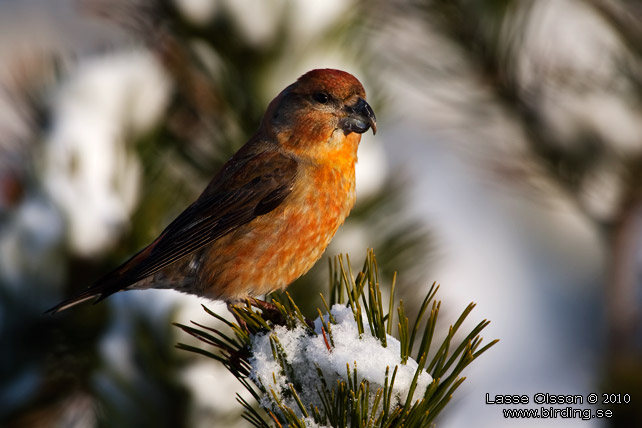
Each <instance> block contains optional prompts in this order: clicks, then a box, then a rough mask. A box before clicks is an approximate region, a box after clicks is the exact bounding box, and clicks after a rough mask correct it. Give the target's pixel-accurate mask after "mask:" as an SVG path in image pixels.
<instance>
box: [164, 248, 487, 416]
mask: <svg viewBox="0 0 642 428" xmlns="http://www.w3.org/2000/svg"><path fill="white" fill-rule="evenodd" d="M329 267H330V272H329V280H330V292H329V294H328V299H327V300H326V298H325V297H324V296H323V295H321V301H322V305H323V306H322V307H323V309H317V312H318V315H319V320H320V326H321V327H320V333H317V332H316V331H315V330H314V328H313V325H314V323H313V322H311V321H310V320H308V319H306V318H305V316H304V315H303V313H302V312H301V310H300V309H299V306H298V305H297V304H296V302H295V301H294V299H293V298H292V297H291V296H290V295H289V294H288V293H285V294H281V295H279V294H276V295H273V296H272V302H271V303H270V304H265V303H263V304H261V303H257V302H256V301H252V300H247V301H246V302H245V303H244V304H240V305H230V306H229V308H230V311H231V312H232V314H233V315H234V317H235V318H236V323H234V322H230V321H227V320H225V319H224V318H223V317H221V316H220V315H217V314H216V313H214V312H212V311H211V310H209V309H208V308H206V307H205V306H204V307H203V308H204V309H205V311H206V312H207V313H208V314H209V315H211V316H212V317H214V319H216V320H217V321H219V322H222V323H223V326H224V328H226V329H228V330H231V332H232V334H229V333H223V332H222V331H221V330H219V329H218V328H212V327H207V326H204V325H201V324H197V323H193V324H194V326H185V325H181V324H176V325H177V326H178V327H179V328H181V329H182V330H183V331H185V332H186V333H188V334H189V335H191V336H193V337H195V338H197V339H199V340H200V341H201V342H202V343H203V344H204V345H206V346H208V347H213V348H215V349H218V353H215V352H212V351H210V350H207V349H203V348H199V347H196V346H192V345H186V344H178V345H177V347H178V348H180V349H184V350H187V351H190V352H194V353H198V354H201V355H204V356H206V357H209V358H213V359H215V360H217V361H220V362H221V363H222V364H223V365H224V366H225V367H226V368H227V369H228V370H229V371H230V372H231V373H232V374H234V376H236V378H237V379H238V380H239V381H240V382H241V384H243V385H244V386H245V388H246V389H248V390H249V391H250V393H251V394H252V396H253V397H254V399H255V400H256V401H257V402H260V403H261V404H262V405H263V406H265V407H264V408H263V411H264V414H263V415H262V414H261V411H259V410H257V408H256V406H255V405H252V404H250V403H248V402H247V401H246V400H244V399H243V398H241V397H240V396H237V401H238V402H239V403H240V404H241V405H242V407H243V408H244V410H245V411H244V414H243V418H244V419H245V420H247V421H248V422H249V423H250V424H251V425H252V426H254V427H257V428H267V427H277V428H279V427H285V426H290V427H305V426H306V420H310V419H311V420H313V421H314V422H315V423H316V424H319V425H327V426H332V427H336V428H347V427H372V428H374V427H380V428H384V427H389V428H398V427H405V428H412V427H425V426H428V425H430V424H431V423H433V421H434V419H435V418H436V417H437V416H438V415H439V413H440V412H441V411H442V410H443V409H444V408H445V406H446V405H447V404H448V402H450V400H451V398H452V396H453V393H454V392H455V390H456V389H457V388H459V386H460V385H461V384H462V382H463V381H464V380H465V378H464V377H462V376H460V375H461V373H462V371H463V370H464V369H465V368H466V367H467V366H468V365H469V364H471V363H472V362H473V361H474V360H475V359H477V358H478V357H479V356H480V355H482V354H483V353H484V352H486V351H487V350H488V349H490V348H491V347H492V346H493V345H495V344H496V343H497V340H493V341H491V342H490V343H488V344H485V345H484V346H483V347H481V348H480V346H481V344H482V341H483V339H482V337H481V336H480V333H481V332H482V330H484V328H486V326H488V324H489V321H487V320H483V321H482V322H480V323H478V324H477V325H476V326H475V327H474V328H473V329H472V330H471V331H470V332H469V333H468V334H467V335H466V336H465V337H464V338H463V339H459V340H458V339H457V338H456V334H457V332H458V330H459V329H460V328H461V327H462V325H463V323H464V321H465V320H466V318H467V317H468V316H469V315H470V313H471V312H472V310H473V309H474V307H475V304H474V303H471V304H470V305H468V306H467V307H466V308H465V309H464V311H463V312H462V314H461V315H460V316H459V317H458V318H457V320H456V321H455V323H454V324H452V325H451V326H450V327H449V328H448V334H447V335H446V337H445V338H444V339H443V341H442V342H441V343H440V344H438V346H437V345H436V346H433V345H432V341H433V338H434V336H435V331H436V328H437V321H438V317H439V310H440V308H441V301H436V300H435V296H436V294H437V291H438V290H439V286H438V285H436V284H433V285H432V286H431V287H430V289H429V290H428V293H427V295H426V297H425V299H424V300H423V302H422V304H421V306H420V309H419V312H418V314H417V317H416V318H415V320H414V322H413V323H412V325H410V324H409V320H408V317H407V316H406V313H405V308H404V304H403V302H401V301H399V302H398V303H396V304H395V299H394V293H395V281H396V273H395V275H394V276H393V280H392V284H391V286H390V293H389V294H390V296H389V303H388V304H387V308H386V309H387V311H384V303H383V301H384V295H385V293H384V292H382V288H381V285H380V277H379V270H378V266H377V261H376V258H375V256H374V252H373V251H372V250H369V251H368V254H367V256H366V259H365V261H364V264H363V268H362V270H361V271H360V272H358V273H357V275H356V276H355V275H354V274H353V271H352V267H351V263H350V258H349V257H347V256H346V257H343V256H338V257H335V258H334V260H330V261H329ZM328 303H330V304H328ZM335 304H340V305H342V306H344V307H347V308H350V310H351V312H352V315H353V318H354V321H355V324H356V326H357V329H358V332H359V334H360V335H361V336H362V337H363V336H368V335H369V336H372V337H374V338H376V339H377V340H378V342H379V343H380V345H381V347H382V348H386V347H387V346H388V343H389V341H390V340H391V339H390V337H391V334H392V330H393V329H392V326H393V323H394V318H395V317H394V313H395V311H396V312H397V323H396V325H397V329H398V338H397V340H399V343H400V353H401V355H400V360H401V364H407V363H408V361H409V360H410V359H411V358H412V355H416V356H417V357H418V358H417V359H418V367H417V369H416V370H415V373H414V378H413V380H412V382H411V384H410V387H409V389H408V393H407V396H406V397H405V398H404V399H402V400H401V402H400V403H399V404H398V405H396V404H394V403H397V400H398V396H397V393H396V392H395V391H396V390H394V388H393V387H394V386H395V379H396V376H397V371H398V369H400V367H399V366H398V365H395V366H394V367H387V368H386V372H385V380H384V384H383V386H380V387H377V388H373V387H372V385H371V383H370V382H369V381H368V380H367V379H362V378H361V376H360V374H359V370H358V362H357V361H358V360H359V355H355V361H353V362H352V363H351V364H350V363H349V364H347V366H346V370H345V373H343V374H342V376H341V377H339V378H338V380H336V381H333V382H332V383H328V380H327V379H326V377H325V376H326V375H325V374H324V372H323V371H322V370H321V368H320V367H318V366H317V367H315V368H312V370H313V372H314V373H316V375H317V379H318V382H317V383H316V384H313V385H311V384H310V382H309V381H308V382H307V383H306V382H303V381H301V379H299V378H298V376H299V375H298V373H297V371H296V369H295V368H294V367H293V366H292V365H291V364H290V363H289V362H288V361H290V359H288V355H287V354H286V351H285V349H284V347H283V346H282V345H281V342H280V340H279V337H278V334H277V331H276V328H277V327H278V326H283V327H285V328H286V329H287V330H289V331H292V330H295V329H297V328H303V329H304V330H302V331H305V332H306V333H305V334H307V335H308V336H310V335H321V336H322V337H323V340H324V343H325V346H326V347H327V348H328V351H329V352H332V349H334V347H335V340H334V339H335V338H333V325H336V324H337V320H336V318H335V317H334V315H333V313H332V306H334V305H335ZM364 321H365V323H367V324H365V323H364ZM317 326H318V325H317ZM283 327H279V328H283ZM265 334H268V335H269V343H270V346H271V349H272V356H273V358H274V361H275V362H277V363H278V367H280V370H279V371H280V372H279V373H273V374H272V377H271V381H270V382H272V381H273V382H274V385H272V384H270V385H263V384H261V381H260V380H258V378H255V377H252V376H251V373H252V370H253V367H252V365H251V358H252V349H251V346H252V340H253V338H254V337H257V336H260V335H265ZM459 336H460V335H457V337H459ZM418 338H421V340H420V341H419V340H418ZM418 342H420V343H419V344H418ZM478 348H480V349H478ZM428 355H431V356H432V357H431V358H429V357H428ZM426 371H427V372H428V373H429V374H430V375H431V376H432V378H433V381H432V382H431V383H430V385H428V387H427V388H426V389H425V391H418V390H417V387H418V380H419V376H420V375H421V373H424V372H426ZM277 374H278V376H277ZM335 375H337V376H339V375H340V374H339V373H336V374H335ZM283 377H285V379H287V387H285V388H281V389H279V391H280V392H279V391H277V390H275V388H279V386H278V385H277V382H276V381H277V378H281V379H282V378H283ZM311 392H314V393H311ZM310 397H316V400H317V401H316V402H315V401H314V399H312V400H313V401H310V400H311V398H310Z"/></svg>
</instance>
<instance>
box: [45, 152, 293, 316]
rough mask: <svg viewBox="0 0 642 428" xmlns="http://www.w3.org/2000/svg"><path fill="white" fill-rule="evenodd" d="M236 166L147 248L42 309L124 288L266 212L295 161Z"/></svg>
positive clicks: (275, 156) (281, 195)
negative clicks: (95, 280)
mask: <svg viewBox="0 0 642 428" xmlns="http://www.w3.org/2000/svg"><path fill="white" fill-rule="evenodd" d="M239 163H240V165H239V167H235V168H233V171H231V172H229V173H227V174H223V175H222V176H220V180H221V181H220V182H218V183H214V186H213V187H211V189H210V188H209V187H208V189H207V190H206V191H205V192H204V193H203V194H202V195H201V196H200V197H199V198H198V199H197V200H196V201H195V202H194V203H193V204H192V205H190V206H189V207H188V208H187V209H186V210H185V211H183V212H182V213H181V214H180V215H179V216H178V217H177V218H176V219H175V220H174V221H173V222H171V223H170V224H169V226H167V228H165V230H164V231H163V232H162V233H161V235H160V236H159V237H158V238H157V239H156V240H155V241H154V242H152V243H151V244H150V245H148V246H147V247H146V248H144V249H143V250H141V251H140V252H139V253H137V254H136V255H134V256H133V257H131V258H130V259H129V260H127V261H126V262H124V263H123V264H122V265H120V266H119V267H118V268H116V269H114V270H113V271H112V272H110V273H109V274H107V275H105V276H104V277H103V278H102V279H100V280H99V281H98V282H96V283H95V284H94V285H92V286H91V287H90V288H89V289H87V290H85V291H83V292H82V293H80V294H79V295H77V296H75V297H73V298H71V299H69V300H66V301H64V302H62V303H60V304H59V305H57V306H55V307H53V308H51V309H50V310H48V311H47V312H54V313H55V312H58V311H60V310H63V309H66V308H68V307H71V306H74V305H75V304H77V303H80V302H83V301H85V300H89V299H91V298H93V297H98V298H97V300H96V301H100V300H102V299H104V298H105V297H107V296H109V295H111V294H113V293H115V292H117V291H120V290H122V289H125V288H127V287H128V286H130V285H132V284H134V283H135V282H137V281H140V280H142V279H144V278H146V277H148V276H149V275H152V274H154V273H155V272H158V271H159V270H161V269H163V268H165V267H167V266H169V265H170V264H172V263H174V262H176V261H177V260H180V259H182V258H183V257H185V256H187V255H189V254H191V253H193V252H195V251H197V250H199V249H201V248H203V247H204V246H206V245H208V244H209V243H211V242H213V241H215V240H216V239H219V238H220V237H222V236H224V235H226V234H228V233H230V232H232V231H233V230H235V229H237V228H238V227H240V226H242V225H244V224H246V223H249V222H250V221H252V220H253V219H255V218H256V217H258V216H260V215H263V214H266V213H268V212H270V211H272V210H273V209H275V208H276V207H278V206H279V205H280V204H281V202H283V200H284V199H285V198H286V197H287V196H288V195H289V194H290V192H291V191H292V187H293V185H294V178H295V175H296V170H297V162H296V161H295V160H294V159H292V158H290V157H287V156H285V155H283V154H280V153H278V152H272V151H268V152H263V153H259V154H256V155H251V156H248V157H246V158H244V159H241V160H239Z"/></svg>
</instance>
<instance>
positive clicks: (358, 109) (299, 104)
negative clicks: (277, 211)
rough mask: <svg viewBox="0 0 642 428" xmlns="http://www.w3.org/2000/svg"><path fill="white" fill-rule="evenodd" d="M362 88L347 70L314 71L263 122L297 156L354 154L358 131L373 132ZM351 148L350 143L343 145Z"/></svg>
mask: <svg viewBox="0 0 642 428" xmlns="http://www.w3.org/2000/svg"><path fill="white" fill-rule="evenodd" d="M365 98H366V92H365V90H364V89H363V86H362V85H361V83H360V82H359V81H358V80H357V78H355V77H354V76H353V75H351V74H350V73H346V72H345V71H340V70H333V69H320V70H312V71H309V72H307V73H306V74H304V75H303V76H301V77H300V78H299V79H298V80H297V81H296V82H295V83H293V84H292V85H290V86H288V87H287V88H285V89H284V90H283V91H282V92H281V93H280V94H279V95H278V96H277V97H276V98H275V99H274V101H272V103H271V104H270V106H269V107H268V110H267V112H266V114H265V117H264V119H263V123H262V126H263V127H264V128H267V129H265V130H266V131H267V132H269V133H270V134H272V135H274V136H275V137H276V140H277V141H278V143H279V144H280V145H281V146H283V147H284V148H287V149H289V150H292V151H293V152H295V153H298V154H302V153H305V154H308V155H312V156H315V154H320V153H321V152H324V153H325V152H327V153H331V152H335V151H337V150H351V151H354V152H355V156H356V147H357V145H358V144H359V140H360V138H361V136H360V134H363V133H364V132H366V131H368V130H369V129H370V128H372V131H373V133H376V131H377V122H376V117H375V114H374V112H373V111H372V108H371V107H370V105H369V104H368V103H367V102H366V99H365ZM346 145H347V146H349V147H346Z"/></svg>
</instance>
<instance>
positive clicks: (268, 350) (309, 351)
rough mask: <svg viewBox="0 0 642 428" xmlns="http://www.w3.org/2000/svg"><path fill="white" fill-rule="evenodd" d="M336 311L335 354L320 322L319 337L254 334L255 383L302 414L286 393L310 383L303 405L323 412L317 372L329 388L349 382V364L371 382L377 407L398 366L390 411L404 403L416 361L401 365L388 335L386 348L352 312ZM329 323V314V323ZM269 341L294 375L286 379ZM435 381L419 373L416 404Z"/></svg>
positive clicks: (302, 332)
mask: <svg viewBox="0 0 642 428" xmlns="http://www.w3.org/2000/svg"><path fill="white" fill-rule="evenodd" d="M331 313H332V315H333V316H334V318H335V320H336V324H332V325H331V330H332V339H333V342H334V347H333V348H332V350H331V351H330V350H328V348H327V346H326V343H325V341H324V338H323V335H322V334H321V325H322V324H321V319H320V318H317V319H316V320H315V323H314V326H315V332H316V333H317V334H316V335H312V334H309V333H308V332H307V331H306V329H305V328H303V327H297V328H296V329H294V330H288V328H287V327H285V326H278V327H275V328H274V329H273V331H272V332H269V333H264V334H258V335H256V336H254V337H253V338H252V341H251V346H252V353H253V355H252V358H251V360H250V363H251V365H252V373H251V377H252V379H253V380H254V381H255V382H260V383H261V384H262V385H263V386H264V387H265V388H266V389H267V390H268V392H269V391H270V389H273V390H274V392H275V393H277V394H278V396H279V397H280V398H281V399H283V400H284V403H285V404H286V405H288V406H289V407H290V408H292V409H293V410H295V411H297V410H298V408H297V406H296V404H295V402H294V401H293V400H291V399H290V398H289V394H283V393H284V392H285V391H288V390H289V384H290V383H295V384H299V385H304V386H306V385H308V386H310V387H309V388H305V387H304V390H303V392H302V393H300V394H299V396H300V398H301V400H302V402H303V403H305V404H306V406H307V407H308V408H310V406H317V407H318V408H319V409H323V406H322V404H321V401H320V399H319V397H318V393H317V390H316V387H312V386H313V385H320V381H319V377H318V374H317V368H318V369H320V370H321V371H322V373H323V376H324V377H325V380H326V383H327V385H328V387H329V388H332V387H333V386H334V385H336V384H337V381H339V380H347V366H349V368H350V373H351V374H352V373H353V369H354V367H356V368H357V373H358V381H359V382H361V380H363V379H366V380H367V381H368V382H369V383H370V391H371V393H370V394H371V395H370V405H372V402H373V399H374V395H375V393H376V391H377V389H379V388H383V386H384V382H385V374H386V368H389V378H392V373H393V371H394V369H395V367H397V375H396V378H395V382H394V385H393V396H392V400H391V407H392V408H394V407H395V406H397V405H399V404H404V403H405V402H406V398H407V397H408V393H409V390H410V385H411V383H412V379H413V377H414V375H415V372H416V370H417V362H416V361H415V360H413V359H411V358H409V359H408V361H407V363H406V364H402V363H401V358H400V343H399V341H398V340H397V339H395V338H394V337H392V336H387V347H385V348H384V347H383V346H382V345H381V342H380V341H379V339H377V338H376V337H373V336H372V335H371V334H370V332H369V330H368V329H366V332H365V333H364V334H363V335H359V331H358V329H357V323H356V322H355V319H354V315H353V313H352V310H351V309H350V308H346V307H344V306H342V305H338V304H337V305H334V306H333V307H332V309H331ZM327 321H328V320H327V315H326V316H325V320H324V322H327ZM366 325H367V323H366ZM270 337H276V338H277V339H278V343H279V344H280V346H281V349H282V351H283V354H284V356H285V361H286V362H287V365H288V366H290V367H291V368H292V373H291V376H286V374H285V373H283V371H282V370H281V367H280V364H279V362H278V361H275V359H274V356H273V352H272V345H271V343H270V342H271V341H270ZM431 382H432V377H431V376H430V375H429V374H428V372H426V371H424V372H423V373H421V374H420V375H419V378H418V382H417V388H416V390H415V395H414V399H415V400H418V399H420V398H421V397H422V396H423V392H424V391H425V390H426V388H427V387H428V386H429V385H430V383H431ZM267 395H269V394H266V396H265V397H264V399H263V401H262V402H261V405H262V406H264V407H270V408H273V405H272V404H271V400H270V397H269V396H267Z"/></svg>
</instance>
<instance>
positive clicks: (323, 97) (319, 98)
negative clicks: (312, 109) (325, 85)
mask: <svg viewBox="0 0 642 428" xmlns="http://www.w3.org/2000/svg"><path fill="white" fill-rule="evenodd" d="M312 98H313V99H314V101H316V102H318V103H321V104H325V103H327V102H328V99H329V97H328V94H325V93H323V92H318V93H316V94H314V95H312Z"/></svg>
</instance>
